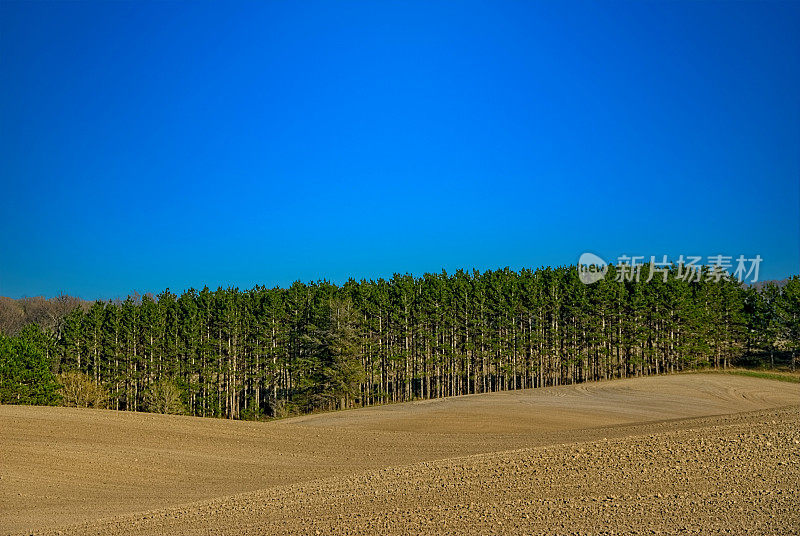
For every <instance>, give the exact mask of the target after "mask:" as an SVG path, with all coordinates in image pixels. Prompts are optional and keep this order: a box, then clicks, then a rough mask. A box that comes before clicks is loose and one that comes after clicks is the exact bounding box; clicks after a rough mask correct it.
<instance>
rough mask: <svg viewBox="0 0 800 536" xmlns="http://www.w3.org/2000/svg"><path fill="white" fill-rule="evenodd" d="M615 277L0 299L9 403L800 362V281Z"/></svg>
mask: <svg viewBox="0 0 800 536" xmlns="http://www.w3.org/2000/svg"><path fill="white" fill-rule="evenodd" d="M644 270H645V273H644V274H643V275H645V276H646V275H647V267H646V266H645V268H644ZM617 275H618V274H616V270H615V269H614V267H613V266H612V267H610V271H609V274H608V276H607V277H606V278H604V279H602V280H600V281H598V282H597V283H594V284H591V285H585V284H583V283H581V281H580V280H579V277H578V271H577V268H576V267H574V266H572V267H558V268H540V269H536V270H528V269H523V270H521V271H518V272H517V271H513V270H510V269H508V268H506V269H502V270H490V271H485V272H479V271H473V272H467V271H462V270H459V271H457V272H455V273H452V274H447V273H446V272H444V271H442V272H441V273H433V274H424V275H423V276H422V277H414V276H412V275H409V274H405V275H400V274H395V275H394V276H393V277H392V278H391V279H388V280H384V279H378V280H377V281H372V280H362V281H355V280H352V279H351V280H349V281H347V282H345V283H344V284H342V285H335V284H332V283H330V282H327V281H317V282H313V283H302V282H295V283H294V284H292V285H291V286H289V287H288V288H265V287H260V286H257V287H255V288H252V289H250V290H239V289H237V288H218V289H217V290H215V291H212V290H210V289H208V288H204V289H202V290H199V291H198V290H195V289H189V290H187V291H185V292H183V293H182V294H180V295H176V294H174V293H172V292H170V291H169V290H165V291H163V292H161V293H160V294H158V295H155V296H153V295H149V294H147V295H143V296H140V295H138V294H134V295H131V296H128V297H127V298H126V299H124V300H121V299H117V300H110V301H96V302H93V303H88V302H83V301H81V300H78V299H75V298H70V297H67V296H61V297H58V298H54V299H51V300H44V299H38V301H37V300H36V299H28V300H27V301H26V300H10V299H8V298H3V299H2V301H0V329H2V331H3V333H2V334H1V335H0V402H2V403H6V404H9V403H22V404H65V405H84V406H94V407H107V408H111V409H117V410H129V411H160V412H169V413H183V414H188V415H196V416H209V417H224V418H230V419H259V418H272V417H283V416H287V415H293V414H302V413H308V412H313V411H322V410H332V409H341V408H347V407H357V406H368V405H374V404H385V403H391V402H400V401H408V400H415V399H428V398H437V397H444V396H454V395H462V394H471V393H484V392H490V391H501V390H511V389H526V388H532V387H542V386H551V385H562V384H571V383H578V382H586V381H597V380H606V379H611V378H625V377H630V376H642V375H652V374H665V373H673V372H679V371H685V370H691V369H700V368H709V367H713V368H725V367H729V366H732V365H741V364H766V365H772V366H775V365H784V366H790V367H792V368H794V367H795V366H796V363H797V362H798V350H800V277H797V276H795V277H792V278H790V279H789V280H787V281H785V282H783V283H782V284H780V285H776V284H766V285H761V286H752V285H751V286H747V285H742V284H740V283H739V282H737V281H733V280H727V279H724V278H723V279H721V280H719V281H718V280H717V279H719V278H715V277H713V274H711V273H705V272H704V273H701V274H699V275H698V277H697V278H693V279H692V280H691V281H688V280H686V278H681V277H678V274H676V273H674V272H671V273H669V274H668V275H669V277H664V278H662V277H656V278H654V279H652V280H650V281H645V280H644V279H646V277H643V278H642V280H641V281H635V280H628V279H627V278H625V277H617ZM618 279H619V280H618Z"/></svg>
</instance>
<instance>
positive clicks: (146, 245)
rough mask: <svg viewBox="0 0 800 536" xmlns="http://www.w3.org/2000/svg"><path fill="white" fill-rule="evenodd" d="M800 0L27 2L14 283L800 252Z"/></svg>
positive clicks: (14, 161) (7, 98) (105, 287)
mask: <svg viewBox="0 0 800 536" xmlns="http://www.w3.org/2000/svg"><path fill="white" fill-rule="evenodd" d="M798 27H800V3H771V2H759V3H745V2H736V3H727V2H706V3H698V2H689V3H680V2H669V3H657V2H641V3H629V2H619V3H605V2H604V3H583V2H563V3H562V2H363V3H360V2H313V1H312V2H272V3H269V2H252V3H250V2H218V3H197V2H191V3H190V2H153V3H144V2H113V3H93V2H57V3H47V2H8V1H4V2H1V3H0V186H1V188H2V192H3V199H2V211H1V212H0V295H6V296H12V297H20V296H33V295H40V294H44V295H47V296H51V295H54V294H57V293H59V292H66V293H69V294H74V295H78V296H81V297H83V298H87V299H93V298H112V297H118V296H125V295H127V294H128V293H130V292H132V291H134V290H136V291H139V292H148V291H153V292H158V291H161V290H163V289H164V288H166V287H169V288H171V289H172V290H173V291H181V290H183V289H185V288H187V287H192V286H193V287H196V288H198V287H202V286H204V285H208V286H210V287H212V288H215V287H217V286H219V285H222V286H228V285H233V286H238V287H240V288H249V287H251V286H253V285H255V284H264V285H268V286H273V285H287V284H290V283H291V282H292V281H294V280H297V279H300V280H303V281H308V280H314V279H318V278H327V279H330V280H333V281H335V282H341V281H344V280H346V279H347V278H348V277H354V278H356V279H360V278H377V277H390V276H391V274H392V273H394V272H401V273H404V272H411V273H414V274H417V275H419V274H421V273H423V272H426V271H434V272H436V271H440V270H441V269H443V268H444V269H447V270H448V271H451V270H455V269H457V268H467V269H470V268H478V269H488V268H498V267H504V266H511V267H512V268H520V267H537V266H542V265H564V264H572V263H575V262H576V261H577V259H578V256H579V255H580V254H581V253H582V252H584V251H592V252H595V253H597V254H599V255H601V256H602V257H604V258H610V259H614V258H616V257H617V256H619V255H622V254H627V255H646V256H649V255H658V256H660V255H663V254H667V255H669V256H670V258H673V257H674V258H677V256H678V255H680V254H687V255H703V256H710V255H715V254H720V253H722V254H727V255H733V256H737V255H739V254H744V255H747V256H754V255H756V254H760V255H761V256H762V258H763V259H764V261H763V263H762V265H761V278H762V279H764V278H768V279H769V278H783V277H786V276H788V275H791V274H797V273H798V267H799V265H800V99H798V91H800V90H799V89H798V88H800V32H798V31H797V28H798Z"/></svg>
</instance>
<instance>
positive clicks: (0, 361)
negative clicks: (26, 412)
mask: <svg viewBox="0 0 800 536" xmlns="http://www.w3.org/2000/svg"><path fill="white" fill-rule="evenodd" d="M48 348H49V341H48V339H47V337H46V335H45V334H44V333H43V332H42V330H41V329H39V327H38V326H36V325H28V326H26V327H24V328H23V329H22V330H21V331H20V333H19V334H18V335H17V336H16V337H7V336H5V335H0V403H3V404H34V405H53V404H57V403H58V402H59V395H58V392H57V389H58V383H57V382H56V379H55V376H54V375H53V372H52V370H51V364H50V361H49V360H48V359H47V357H46V355H47V350H48Z"/></svg>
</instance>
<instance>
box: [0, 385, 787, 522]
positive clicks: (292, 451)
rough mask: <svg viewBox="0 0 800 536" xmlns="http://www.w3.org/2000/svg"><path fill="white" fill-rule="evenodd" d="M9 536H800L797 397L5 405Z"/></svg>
mask: <svg viewBox="0 0 800 536" xmlns="http://www.w3.org/2000/svg"><path fill="white" fill-rule="evenodd" d="M0 430H2V434H0V533H3V534H31V533H35V534H39V533H46V534H80V535H89V534H97V535H101V534H102V535H129V534H130V535H132V534H148V535H150V534H152V535H158V534H176V535H181V534H187V535H188V534H315V533H318V534H375V533H388V534H420V533H430V534H453V533H459V534H470V533H471V534H492V533H497V534H539V533H541V534H653V533H664V532H667V533H686V534H691V533H698V534H701V533H702V534H745V533H748V534H798V533H800V494H798V491H797V487H798V486H797V483H798V482H800V386H798V385H797V384H793V383H787V382H779V381H774V380H767V379H761V378H751V377H744V376H733V375H725V374H686V375H675V376H664V377H652V378H634V379H628V380H617V381H611V382H602V383H592V384H582V385H577V386H561V387H552V388H545V389H531V390H520V391H512V392H504V393H492V394H484V395H470V396H463V397H455V398H449V399H440V400H433V401H422V402H412V403H407V404H398V405H391V406H383V407H373V408H364V409H358V410H351V411H343V412H334V413H326V414H318V415H310V416H304V417H296V418H292V419H285V420H281V421H273V422H263V423H256V422H239V421H225V420H217V419H202V418H195V417H179V416H166V415H153V414H144V413H127V412H116V411H109V410H87V409H69V408H48V407H26V406H0Z"/></svg>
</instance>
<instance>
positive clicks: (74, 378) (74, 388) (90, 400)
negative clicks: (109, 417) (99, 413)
mask: <svg viewBox="0 0 800 536" xmlns="http://www.w3.org/2000/svg"><path fill="white" fill-rule="evenodd" d="M58 383H60V384H61V388H60V389H59V394H60V395H61V403H62V404H63V405H65V406H70V407H74V408H105V407H106V405H107V404H108V399H109V396H108V392H107V391H106V390H105V389H103V387H102V386H101V385H98V384H96V383H95V382H94V380H92V379H91V378H90V377H89V376H87V375H86V374H83V373H82V372H77V371H70V372H64V373H62V374H60V375H59V376H58Z"/></svg>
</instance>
